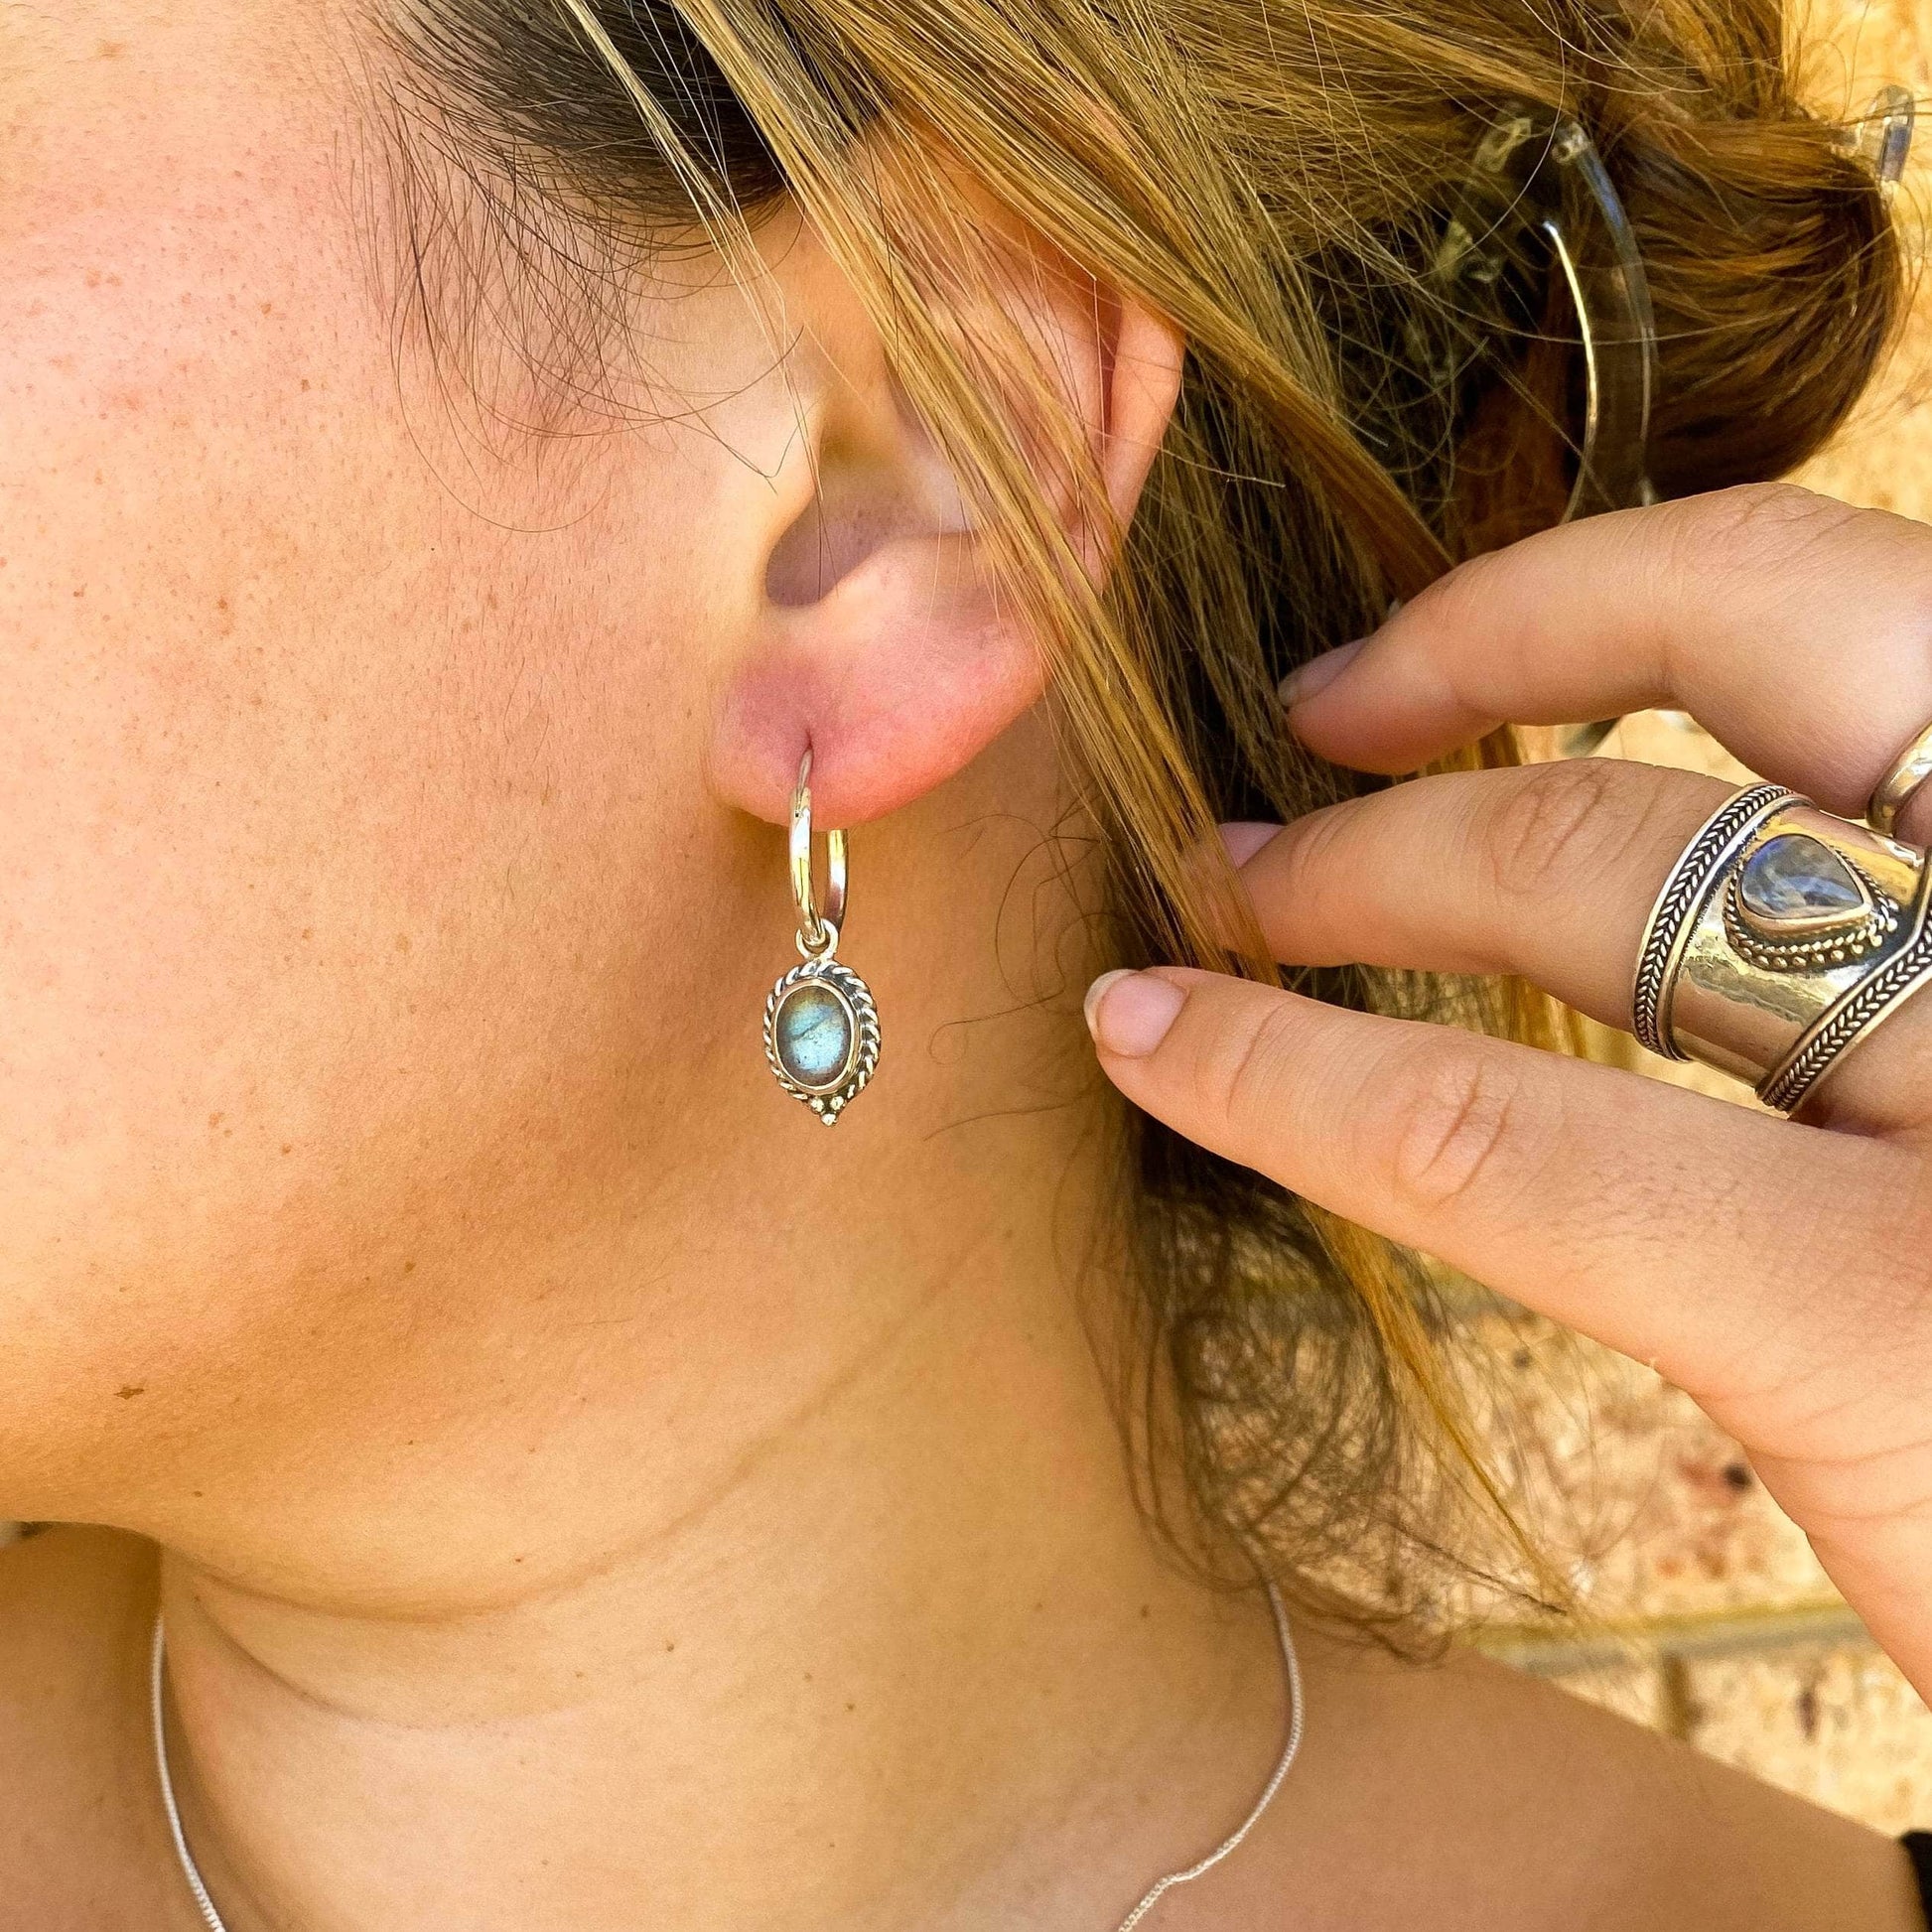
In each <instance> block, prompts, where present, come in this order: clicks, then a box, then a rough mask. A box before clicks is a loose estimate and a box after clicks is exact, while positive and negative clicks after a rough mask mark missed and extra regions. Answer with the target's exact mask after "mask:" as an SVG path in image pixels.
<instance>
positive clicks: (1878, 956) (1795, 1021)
mask: <svg viewBox="0 0 1932 1932" xmlns="http://www.w3.org/2000/svg"><path fill="white" fill-rule="evenodd" d="M1747 800H1748V801H1749V803H1748V805H1746V802H1745V801H1747ZM1731 807H1732V809H1731V816H1730V819H1729V821H1728V823H1729V824H1730V826H1731V828H1732V830H1731V836H1729V837H1727V838H1725V840H1724V841H1723V842H1722V851H1717V850H1713V851H1711V852H1709V853H1708V855H1707V858H1708V862H1707V863H1706V864H1704V865H1703V866H1702V867H1701V868H1700V873H1701V878H1700V880H1699V882H1698V884H1697V887H1696V890H1695V891H1693V892H1692V893H1690V894H1689V895H1688V897H1689V901H1690V902H1689V903H1688V904H1686V905H1685V906H1684V907H1683V908H1682V912H1681V916H1680V918H1679V920H1678V923H1677V928H1676V931H1675V933H1674V935H1673V943H1672V946H1671V951H1672V953H1673V955H1674V957H1673V961H1672V969H1671V971H1670V972H1669V974H1668V978H1667V981H1666V984H1665V986H1664V989H1663V993H1662V997H1661V1000H1660V1004H1659V1024H1660V1027H1661V1029H1662V1034H1663V1037H1664V1038H1665V1039H1666V1041H1667V1042H1668V1044H1669V1045H1670V1047H1671V1048H1672V1049H1674V1057H1678V1058H1688V1059H1696V1060H1702V1061H1703V1062H1704V1063H1705V1064H1706V1065H1708V1066H1715V1067H1718V1068H1720V1069H1722V1070H1723V1071H1724V1072H1726V1073H1731V1074H1735V1075H1736V1076H1737V1077H1739V1078H1740V1079H1745V1080H1748V1081H1750V1082H1751V1083H1752V1085H1753V1086H1754V1087H1755V1088H1756V1090H1757V1095H1758V1098H1759V1099H1760V1100H1762V1101H1763V1102H1764V1103H1765V1105H1767V1106H1769V1107H1773V1108H1776V1109H1777V1110H1778V1111H1779V1112H1780V1113H1790V1112H1791V1111H1793V1110H1794V1109H1795V1108H1796V1107H1797V1106H1799V1105H1800V1103H1801V1102H1802V1101H1803V1100H1804V1098H1805V1096H1806V1095H1807V1094H1809V1093H1810V1092H1811V1090H1812V1089H1813V1088H1814V1087H1815V1086H1816V1085H1817V1084H1818V1082H1819V1081H1820V1080H1821V1079H1823V1078H1824V1076H1825V1074H1826V1073H1827V1072H1828V1071H1829V1070H1830V1068H1831V1067H1832V1066H1833V1065H1834V1064H1835V1063H1836V1061H1837V1060H1838V1058H1839V1057H1840V1055H1841V1054H1843V1053H1844V1052H1845V1051H1846V1050H1847V1048H1849V1047H1850V1046H1852V1045H1853V1044H1854V1043H1855V1042H1856V1041H1858V1040H1861V1039H1863V1037H1864V1036H1865V1035H1867V1034H1868V1033H1870V1032H1871V1030H1872V1029H1873V1028H1874V1027H1876V1026H1877V1025H1878V1024H1879V1022H1880V1021H1881V1020H1883V1019H1885V1018H1886V1017H1887V1016H1888V1015H1889V1014H1890V1013H1891V1012H1892V1011H1893V1010H1895V1008H1896V1007H1897V1006H1898V1005H1899V1004H1900V1003H1901V1002H1902V1001H1904V1000H1905V999H1906V998H1908V997H1909V996H1910V995H1911V994H1912V993H1914V992H1916V991H1917V990H1918V988H1919V987H1920V986H1921V985H1923V984H1924V983H1925V981H1926V979H1927V978H1928V976H1932V869H1928V867H1927V864H1926V855H1925V853H1924V852H1923V851H1922V850H1920V849H1919V848H1918V847H1915V846H1909V845H1903V844H1900V843H1899V842H1898V841H1897V840H1895V839H1889V838H1886V837H1884V836H1882V835H1881V834H1879V833H1877V832H1874V831H1872V830H1871V829H1870V828H1869V827H1868V826H1864V825H1857V824H1854V823H1853V822H1852V821H1851V820H1849V819H1843V818H1839V817H1836V816H1835V815H1834V814H1832V813H1830V812H1826V811H1821V810H1820V809H1819V808H1818V806H1816V805H1815V804H1813V803H1812V802H1811V801H1810V800H1809V799H1807V798H1800V797H1798V796H1797V795H1796V794H1794V793H1791V792H1788V791H1782V790H1781V788H1779V787H1775V786H1753V787H1751V788H1750V791H1749V792H1740V793H1738V794H1737V796H1736V798H1735V799H1733V800H1732V801H1731ZM1740 807H1742V809H1739V808H1740ZM1717 817H1718V818H1722V817H1723V814H1722V813H1720V814H1718V815H1717ZM1713 822H1714V823H1715V822H1717V819H1716V818H1714V821H1713ZM1701 836H1702V835H1701ZM1672 876H1673V880H1675V879H1676V878H1677V873H1676V872H1673V875H1672ZM1681 897H1682V896H1681ZM1660 902H1661V901H1660ZM1650 937H1651V936H1650V935H1648V934H1647V935H1646V941H1647V943H1649V942H1650Z"/></svg>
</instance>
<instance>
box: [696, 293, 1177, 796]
mask: <svg viewBox="0 0 1932 1932" xmlns="http://www.w3.org/2000/svg"><path fill="white" fill-rule="evenodd" d="M1083 280H1084V286H1082V281H1083ZM1016 286H1024V287H1025V288H1026V289H1027V290H1028V291H1029V294H1030V296H1031V297H1032V300H1031V301H1030V303H1029V307H1030V311H1031V312H1030V313H1029V314H1027V315H1026V316H1024V317H1023V318H1020V319H1019V320H1020V322H1021V326H1022V328H1023V329H1024V331H1025V332H1026V334H1027V336H1028V337H1029V339H1030V340H1032V341H1033V342H1035V344H1038V345H1039V346H1040V350H1041V353H1042V355H1043V357H1044V360H1045V362H1046V364H1047V366H1049V367H1050V369H1051V370H1052V372H1053V375H1054V379H1055V386H1056V387H1057V388H1058V389H1059V390H1060V393H1061V395H1062V399H1063V404H1064V406H1065V407H1067V408H1068V409H1069V410H1071V411H1074V412H1077V420H1078V421H1079V422H1081V423H1082V424H1084V429H1085V434H1086V438H1087V442H1088V448H1089V450H1090V452H1091V455H1092V458H1093V462H1094V466H1095V469H1096V470H1097V472H1098V476H1099V481H1100V483H1101V484H1102V485H1103V487H1104V489H1105V491H1106V496H1107V503H1108V507H1109V509H1110V511H1111V523H1112V527H1111V528H1107V527H1104V526H1100V525H1096V523H1095V521H1094V519H1093V518H1091V517H1088V516H1083V515H1081V514H1080V511H1079V509H1078V506H1077V505H1076V504H1075V503H1074V502H1072V501H1070V500H1069V501H1065V502H1062V501H1060V500H1058V499H1059V498H1060V497H1062V496H1064V495H1066V494H1067V492H1066V491H1064V490H1056V489H1054V487H1053V485H1052V483H1051V480H1050V479H1047V478H1044V477H1042V478H1041V484H1042V487H1043V488H1045V489H1046V491H1047V494H1048V499H1049V501H1052V502H1053V503H1054V506H1055V508H1056V509H1058V510H1060V511H1061V513H1062V514H1063V515H1064V516H1065V517H1066V518H1067V519H1068V529H1067V534H1068V536H1069V538H1070V539H1071V540H1072V541H1073V543H1074V545H1075V548H1076V550H1077V552H1078V554H1079V556H1080V558H1081V560H1082V562H1083V564H1084V565H1085V567H1086V569H1087V570H1088V572H1089V573H1090V575H1091V576H1092V578H1093V580H1094V582H1095V583H1096V584H1098V583H1101V582H1104V580H1105V578H1106V576H1107V574H1108V572H1109V571H1110V570H1111V568H1112V566H1113V562H1114V559H1113V555H1112V550H1113V545H1114V542H1115V540H1116V533H1117V532H1118V531H1119V530H1120V529H1124V528H1125V526H1126V524H1127V523H1128V521H1129V520H1130V519H1131V518H1132V516H1133V514H1134V511H1135V508H1136V506H1137V505H1138V503H1139V501H1140V496H1141V492H1142V489H1143V487H1144V485H1145V484H1146V482H1147V478H1148V474H1149V472H1150V470H1151V469H1152V467H1153V464H1154V459H1155V457H1156V455H1157V454H1158V452H1159V450H1160V446H1161V441H1162V438H1163V436H1164V435H1165V433H1166V431H1167V427H1168V423H1169V421H1170V419H1171V417H1172V415H1173V408H1174V404H1175V401H1176V399H1177V397H1178V394H1179V389H1180V380H1181V364H1182V345H1181V343H1180V341H1179V338H1178V337H1177V335H1176V334H1175V332H1174V331H1173V329H1172V328H1171V327H1170V326H1169V325H1168V324H1167V323H1165V322H1164V321H1162V320H1161V319H1160V318H1158V317H1156V316H1154V315H1153V314H1152V313H1151V312H1150V311H1148V310H1147V309H1145V308H1143V307H1141V306H1140V305H1139V304H1138V303H1135V302H1131V301H1123V300H1120V299H1118V298H1108V297H1107V296H1106V295H1105V293H1104V292H1103V291H1101V290H1100V289H1099V288H1098V287H1097V286H1096V285H1095V284H1094V283H1093V282H1092V280H1091V278H1078V277H1073V276H1070V275H1069V274H1067V273H1066V272H1065V271H1064V270H1063V268H1061V269H1056V272H1055V273H1054V274H1053V275H1051V276H1050V277H1047V276H1035V277H1033V278H1031V279H1030V280H1029V281H1028V282H1027V283H1025V284H1024V285H1019V284H1016ZM854 307H855V308H856V305H854ZM816 320H817V326H816V327H814V329H813V338H814V344H815V348H816V349H817V350H821V351H823V358H822V359H823V362H824V365H825V368H826V370H827V371H828V373H827V376H826V383H827V386H826V388H825V389H824V390H823V391H822V393H821V394H820V396H819V397H818V398H817V399H816V402H815V406H814V407H813V408H812V410H811V411H810V424H811V430H812V433H813V435H814V437H815V438H816V444H815V448H814V450H813V452H812V465H813V474H814V476H815V478H816V481H817V489H816V494H815V498H814V501H813V503H812V505H811V506H810V508H809V509H808V510H807V511H806V512H805V514H804V516H802V517H800V518H799V519H798V521H797V523H796V524H795V525H794V526H792V527H791V528H789V529H787V530H785V531H782V532H778V533H775V534H774V539H773V541H772V543H771V544H770V545H769V546H768V547H767V549H766V551H765V552H764V553H763V557H762V558H761V559H760V573H761V574H760V584H759V615H758V618H757V621H756V623H755V625H754V629H753V635H752V636H751V637H750V638H749V639H748V640H747V646H746V649H745V651H744V652H743V654H742V656H741V657H740V658H739V659H738V660H737V661H736V662H734V663H733V664H731V665H730V666H729V669H728V674H727V677H726V681H725V685H724V688H723V690H722V691H721V693H720V699H719V704H718V709H717V714H716V720H715V730H714V734H713V739H712V755H711V766H710V773H709V776H710V780H711V784H712V786H713V789H714V790H715V791H716V793H717V794H718V795H719V796H720V797H721V798H723V799H725V800H726V801H728V802H730V803H731V804H734V805H736V806H738V807H740V808H741V809H743V810H745V811H749V812H751V813H753V814H755V815H756V816H758V817H759V818H762V819H765V820H768V821H769V822H771V823H773V824H781V823H783V822H785V819H786V815H787V812H788V809H789V801H790V795H791V787H792V783H793V780H794V779H795V777H796V774H797V770H798V761H799V758H800V756H801V755H802V754H803V752H804V751H805V749H806V747H807V745H809V746H810V748H811V752H812V759H813V779H812V788H813V796H814V804H815V808H816V811H817V813H818V815H819V816H820V818H821V820H822V822H823V823H825V824H828V825H853V824H861V823H864V822H865V821H867V820H869V819H875V818H879V817H881V816H883V815H884V814H886V813H888V812H891V811H895V810H897V809H898V808H899V807H900V806H902V805H905V804H908V803H909V802H911V800H913V799H915V798H917V797H919V796H921V795H922V794H923V793H925V792H927V791H929V790H931V789H932V788H933V787H935V786H936V785H939V784H941V783H943V782H944V781H945V780H946V779H948V778H949V777H951V776H952V775H953V774H954V773H955V772H957V771H959V770H960V769H962V768H963V767H964V766H965V765H966V764H968V763H970V762H971V761H972V759H975V758H976V757H977V756H978V755H979V754H980V753H981V752H982V751H984V750H985V749H986V747H987V746H988V745H990V744H991V743H992V742H993V741H994V740H995V739H996V738H998V737H999V736H1000V735H1001V733H1003V732H1004V731H1005V730H1006V729H1007V728H1008V727H1009V726H1010V725H1012V724H1013V723H1014V722H1015V721H1016V720H1017V719H1018V718H1020V717H1021V716H1022V715H1023V714H1024V713H1025V712H1026V711H1028V710H1029V709H1030V708H1031V707H1032V706H1033V705H1034V704H1035V702H1037V700H1038V699H1039V697H1040V696H1041V694H1042V692H1043V689H1044V684H1045V673H1044V666H1043V663H1042V659H1041V655H1040V651H1039V647H1038V644H1037V641H1036V640H1035V638H1034V637H1033V636H1032V635H1031V634H1030V632H1029V629H1028V627H1027V625H1026V623H1025V621H1024V619H1023V618H1022V617H1021V615H1020V613H1019V611H1018V609H1017V607H1016V601H1015V600H1014V599H1013V598H1012V597H1011V596H1008V595H1004V594H1003V593H1002V591H1001V588H1000V587H999V586H998V585H997V584H996V583H995V582H994V580H993V576H992V573H991V570H990V568H989V564H988V560H987V551H986V547H985V545H984V543H983V542H982V540H981V539H980V538H979V537H977V536H976V535H974V534H973V533H971V532H969V531H966V530H964V529H962V528H961V527H960V526H961V520H962V519H961V517H960V515H959V510H958V492H957V490H956V488H955V487H953V485H952V483H951V479H950V477H948V476H946V475H945V474H944V472H943V469H942V468H941V467H936V464H935V453H934V451H933V448H932V445H931V443H930V440H929V439H927V438H926V437H925V436H924V435H923V432H922V431H921V430H920V429H919V427H918V426H917V425H916V424H915V423H913V422H912V421H911V420H910V419H909V417H908V416H907V415H906V412H905V411H904V408H903V404H902V399H901V398H900V397H899V396H898V394H897V386H896V385H895V384H893V382H892V379H891V377H890V375H889V374H888V373H886V371H885V362H884V357H883V355H882V353H881V350H880V345H879V343H878V338H877V336H876V334H875V333H873V332H872V331H871V329H870V326H869V325H868V324H864V323H863V322H862V321H861V320H859V319H858V318H857V317H856V316H855V315H854V314H853V313H852V312H851V311H848V310H845V309H843V308H841V309H840V310H839V312H838V323H839V326H840V327H841V328H842V329H844V330H847V331H862V332H863V335H862V338H861V339H860V340H857V341H854V340H847V341H846V342H845V343H843V344H841V343H839V342H837V341H834V340H828V335H827V330H826V328H825V326H824V320H823V319H822V318H821V319H816ZM841 351H843V352H841ZM819 359H820V358H819V356H818V355H816V354H815V355H814V361H815V362H816V361H817V360H819ZM854 369H861V370H865V371H866V372H867V375H866V379H864V380H855V378H854V376H853V373H852V371H853V370H854Z"/></svg>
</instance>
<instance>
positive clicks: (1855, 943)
mask: <svg viewBox="0 0 1932 1932" xmlns="http://www.w3.org/2000/svg"><path fill="white" fill-rule="evenodd" d="M1786 844H1789V845H1794V846H1803V847H1806V848H1814V847H1815V848H1816V851H1817V853H1818V855H1820V856H1819V857H1818V858H1816V859H1814V860H1813V861H1812V863H1813V865H1814V866H1815V867H1816V868H1817V869H1818V870H1819V871H1820V872H1821V873H1824V874H1825V875H1826V876H1827V877H1828V878H1829V879H1830V880H1831V881H1832V882H1833V883H1834V884H1837V885H1839V886H1840V889H1841V891H1842V893H1843V894H1844V895H1845V896H1846V900H1845V901H1842V902H1841V903H1839V904H1837V905H1834V906H1816V907H1813V906H1808V905H1803V904H1800V905H1798V906H1796V907H1792V908H1788V909H1774V908H1769V907H1767V906H1765V905H1764V904H1763V903H1762V902H1761V901H1754V900H1753V898H1752V896H1751V893H1750V890H1749V881H1750V877H1751V867H1752V866H1753V865H1754V864H1759V863H1761V862H1762V861H1763V860H1764V858H1765V857H1766V856H1767V855H1769V854H1770V853H1771V852H1772V851H1773V850H1774V849H1775V848H1777V847H1779V846H1781V845H1786ZM1901 910H1902V908H1901V907H1900V906H1899V904H1898V902H1897V900H1896V899H1894V898H1891V897H1889V896H1888V895H1887V894H1886V893H1885V891H1884V890H1883V888H1882V887H1880V886H1879V884H1878V883H1877V881H1876V880H1874V879H1873V878H1872V877H1871V875H1870V874H1869V873H1868V872H1866V871H1865V869H1864V868H1863V866H1862V865H1860V864H1859V862H1858V861H1857V860H1856V859H1854V858H1853V857H1852V855H1851V854H1850V853H1849V852H1840V851H1837V850H1835V849H1833V848H1832V847H1830V846H1827V845H1825V844H1824V843H1823V842H1822V841H1820V840H1817V839H1812V838H1807V837H1806V836H1805V835H1804V834H1803V833H1791V832H1787V833H1781V834H1779V835H1777V836H1775V837H1773V838H1769V839H1766V840H1765V841H1764V843H1763V844H1762V845H1761V846H1759V847H1758V848H1757V849H1756V850H1755V851H1753V852H1751V853H1750V854H1749V855H1748V856H1747V857H1746V859H1745V860H1744V863H1743V864H1742V865H1740V866H1739V867H1738V868H1737V869H1736V870H1735V871H1734V872H1732V873H1731V875H1730V877H1729V878H1728V880H1726V881H1725V936H1726V937H1727V938H1728V939H1729V941H1730V943H1731V944H1732V945H1733V946H1734V947H1736V949H1737V951H1738V953H1739V954H1740V955H1741V956H1742V957H1743V958H1745V959H1748V960H1749V961H1750V962H1751V964H1752V965H1753V966H1761V967H1763V968H1764V970H1765V971H1766V972H1770V973H1815V972H1817V971H1819V970H1820V969H1821V968H1822V967H1827V966H1849V965H1851V964H1852V963H1853V962H1854V961H1855V960H1860V959H1863V957H1864V956H1865V955H1866V954H1867V953H1870V952H1875V951H1876V950H1877V949H1878V948H1879V947H1880V946H1882V945H1883V944H1884V943H1885V941H1886V940H1887V939H1889V938H1890V937H1891V935H1892V934H1893V933H1894V932H1896V931H1897V930H1898V920H1899V915H1900V912H1901Z"/></svg>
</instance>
